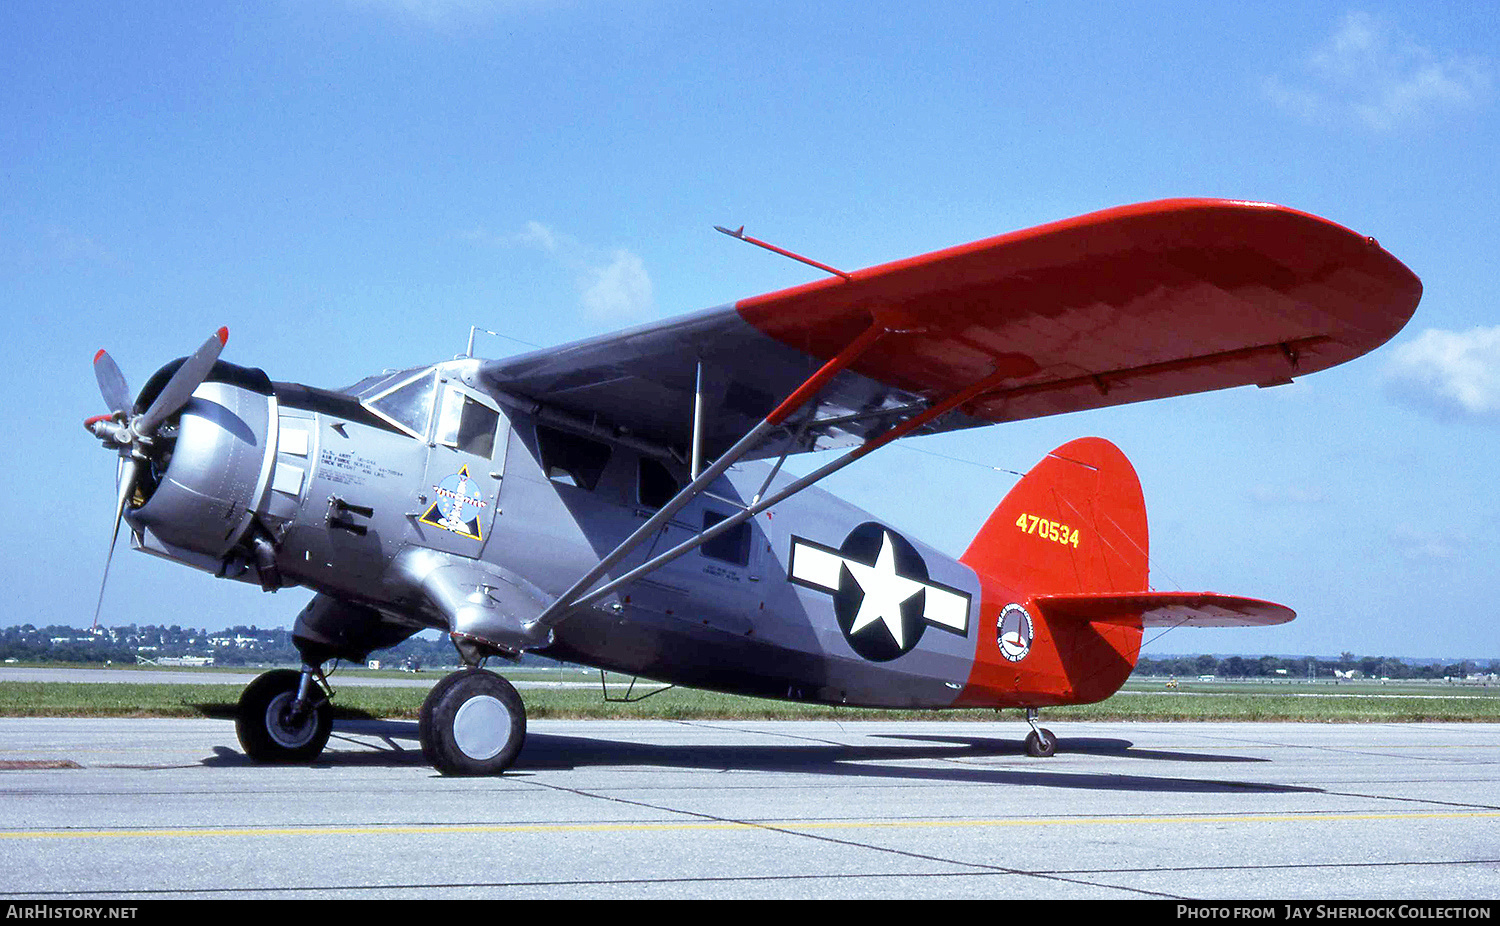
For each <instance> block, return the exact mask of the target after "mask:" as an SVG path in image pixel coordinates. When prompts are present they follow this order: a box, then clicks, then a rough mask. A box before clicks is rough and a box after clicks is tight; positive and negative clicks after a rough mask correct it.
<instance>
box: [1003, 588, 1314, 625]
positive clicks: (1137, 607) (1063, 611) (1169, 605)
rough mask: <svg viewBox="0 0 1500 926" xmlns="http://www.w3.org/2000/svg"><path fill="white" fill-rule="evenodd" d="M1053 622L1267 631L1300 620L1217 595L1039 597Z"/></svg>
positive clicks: (1266, 605) (1265, 605) (1279, 609)
mask: <svg viewBox="0 0 1500 926" xmlns="http://www.w3.org/2000/svg"><path fill="white" fill-rule="evenodd" d="M1032 601H1033V602H1034V603H1035V604H1036V606H1037V609H1038V610H1040V611H1041V613H1042V615H1043V616H1044V617H1045V618H1047V619H1048V620H1075V621H1091V622H1100V623H1123V624H1134V623H1135V622H1136V621H1140V624H1141V626H1142V627H1266V626H1271V625H1274V624H1285V623H1287V622H1288V621H1290V620H1292V619H1293V618H1295V617H1296V616H1297V614H1296V612H1294V611H1293V610H1292V609H1291V608H1288V607H1285V606H1284V605H1279V604H1273V603H1271V602H1269V601H1260V600H1258V599H1255V598H1241V597H1238V596H1235V595H1219V594H1215V593H1213V592H1127V593H1123V594H1120V593H1099V594H1076V595H1038V596H1036V597H1035V598H1033V599H1032Z"/></svg>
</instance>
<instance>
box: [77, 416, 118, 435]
mask: <svg viewBox="0 0 1500 926" xmlns="http://www.w3.org/2000/svg"><path fill="white" fill-rule="evenodd" d="M113 417H114V416H113V415H95V416H94V417H92V418H85V419H83V426H84V428H85V429H86V430H89V431H92V430H93V429H94V422H96V421H108V420H109V419H111V418H113Z"/></svg>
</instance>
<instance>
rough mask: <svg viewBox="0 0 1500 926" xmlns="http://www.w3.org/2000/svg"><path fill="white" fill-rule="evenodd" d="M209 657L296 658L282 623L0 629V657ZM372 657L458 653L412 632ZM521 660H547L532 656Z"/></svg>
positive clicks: (422, 659)
mask: <svg viewBox="0 0 1500 926" xmlns="http://www.w3.org/2000/svg"><path fill="white" fill-rule="evenodd" d="M163 657H166V658H180V657H196V658H204V657H212V658H213V664H214V665H216V666H245V665H296V664H298V663H299V662H301V656H299V655H298V654H297V648H296V646H294V645H293V644H292V633H291V631H290V630H288V629H286V628H274V629H271V628H258V627H255V626H253V625H252V626H249V627H246V626H243V625H237V626H234V627H230V628H228V629H226V630H212V631H210V630H198V629H193V628H191V627H189V628H183V627H179V626H177V625H175V624H174V625H172V626H170V627H164V626H156V625H153V624H144V625H136V624H128V625H126V626H122V627H107V628H106V627H101V628H99V629H98V630H83V629H79V628H77V627H66V626H63V625H57V624H54V625H49V626H45V627H37V626H34V625H32V624H22V625H19V626H14V627H6V628H4V629H0V661H3V660H15V661H16V662H69V663H84V664H88V663H93V664H98V665H104V664H105V663H127V664H132V665H133V664H134V663H135V662H136V661H137V660H138V658H139V659H148V660H152V661H156V660H158V659H161V658H163ZM373 658H375V659H379V660H380V662H381V664H382V665H383V666H388V667H391V668H414V669H415V668H437V669H440V668H444V667H448V666H457V665H458V653H457V651H456V650H454V648H453V644H452V643H451V642H449V641H448V639H447V637H445V636H441V635H440V636H438V637H437V638H436V639H432V638H431V637H430V636H422V635H419V636H414V637H411V638H410V639H408V640H405V641H403V642H402V643H400V644H399V645H397V646H395V647H392V648H391V649H387V650H381V651H379V652H378V653H376V654H374V656H373ZM524 661H526V662H533V661H534V662H540V663H553V662H554V661H553V660H549V659H542V658H541V657H535V658H531V659H526V660H524Z"/></svg>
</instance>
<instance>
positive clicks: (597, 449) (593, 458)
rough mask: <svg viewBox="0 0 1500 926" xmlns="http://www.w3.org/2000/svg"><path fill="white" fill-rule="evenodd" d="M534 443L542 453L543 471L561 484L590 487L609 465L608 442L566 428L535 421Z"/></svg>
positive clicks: (595, 484) (583, 487)
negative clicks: (570, 431) (581, 435)
mask: <svg viewBox="0 0 1500 926" xmlns="http://www.w3.org/2000/svg"><path fill="white" fill-rule="evenodd" d="M536 445H537V450H538V451H539V452H540V453H541V456H542V460H541V463H542V472H543V473H545V474H546V475H547V478H548V479H551V480H552V481H553V482H556V483H559V484H560V485H568V486H577V487H579V488H580V489H588V490H589V491H593V489H594V487H595V486H597V485H598V484H599V477H600V476H602V475H604V467H606V466H608V465H609V454H610V446H609V445H608V444H606V443H602V442H601V441H596V440H590V439H589V438H587V437H579V436H578V435H576V434H569V433H568V432H566V431H557V430H554V429H552V428H549V427H544V426H542V425H537V429H536Z"/></svg>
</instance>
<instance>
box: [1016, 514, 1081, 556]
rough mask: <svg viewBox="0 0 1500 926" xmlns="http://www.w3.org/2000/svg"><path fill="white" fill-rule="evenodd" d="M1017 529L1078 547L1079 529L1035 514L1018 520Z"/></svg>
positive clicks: (1023, 516) (1025, 515)
mask: <svg viewBox="0 0 1500 926" xmlns="http://www.w3.org/2000/svg"><path fill="white" fill-rule="evenodd" d="M1016 527H1019V528H1020V529H1021V532H1022V533H1023V534H1035V535H1036V536H1038V537H1042V538H1045V539H1047V540H1052V541H1055V542H1057V543H1060V544H1063V545H1064V546H1072V547H1075V548H1076V547H1077V546H1078V528H1076V527H1074V528H1069V527H1068V525H1066V524H1063V523H1062V522H1060V521H1049V520H1048V519H1046V518H1039V517H1037V516H1036V515H1034V514H1023V515H1021V516H1020V517H1019V518H1016Z"/></svg>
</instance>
